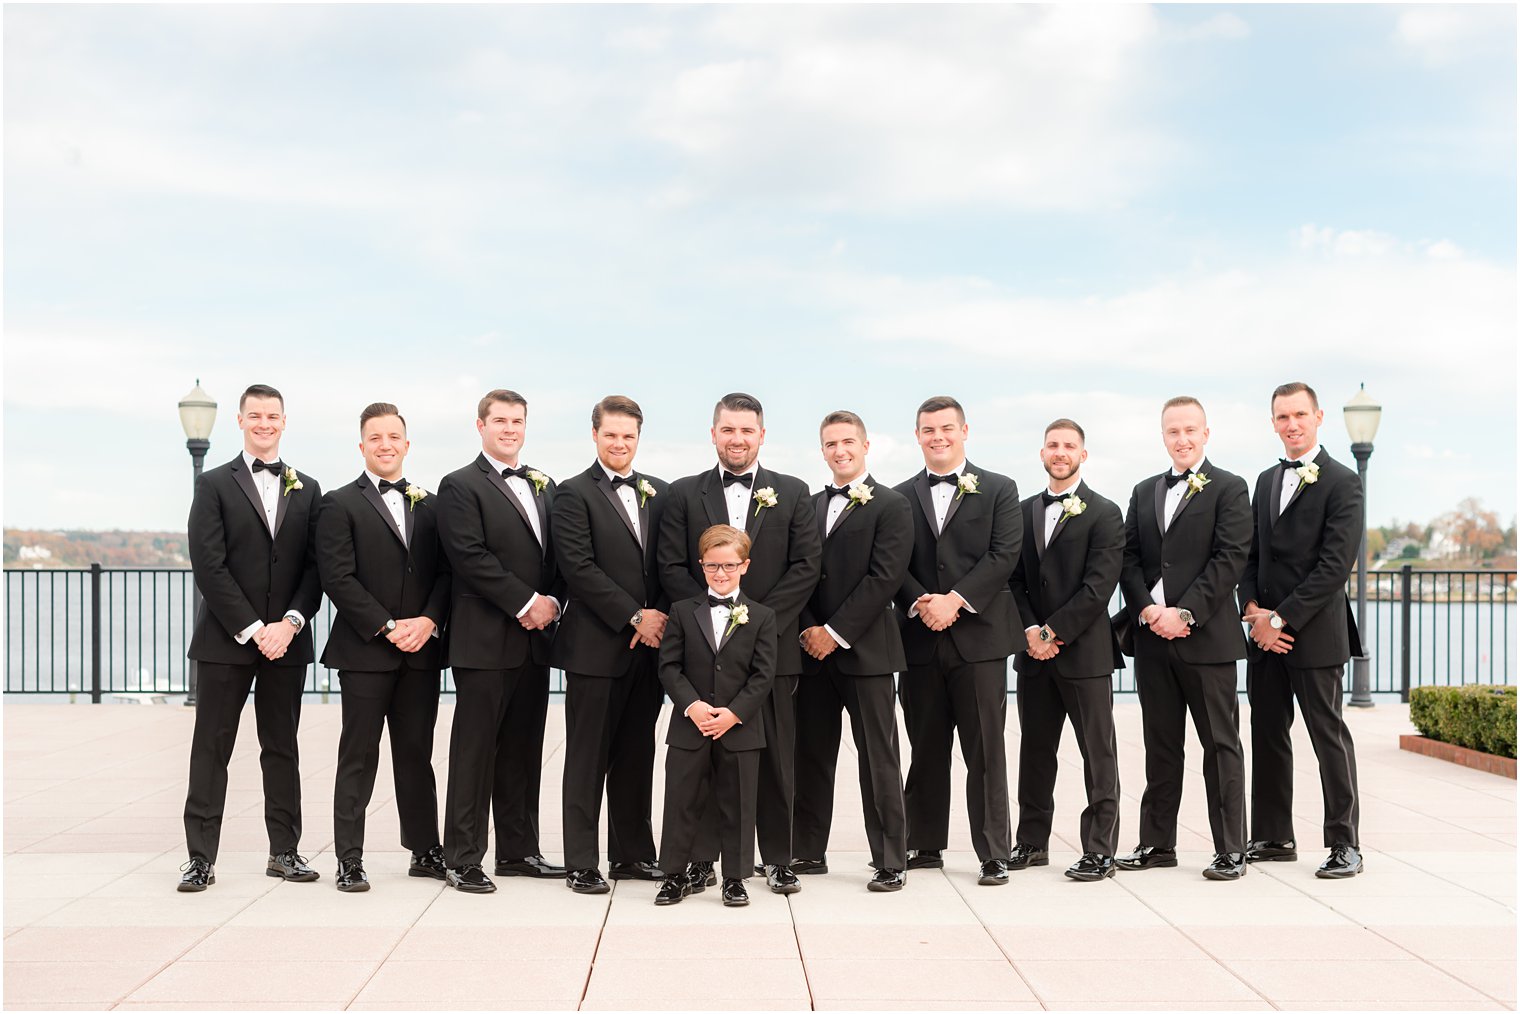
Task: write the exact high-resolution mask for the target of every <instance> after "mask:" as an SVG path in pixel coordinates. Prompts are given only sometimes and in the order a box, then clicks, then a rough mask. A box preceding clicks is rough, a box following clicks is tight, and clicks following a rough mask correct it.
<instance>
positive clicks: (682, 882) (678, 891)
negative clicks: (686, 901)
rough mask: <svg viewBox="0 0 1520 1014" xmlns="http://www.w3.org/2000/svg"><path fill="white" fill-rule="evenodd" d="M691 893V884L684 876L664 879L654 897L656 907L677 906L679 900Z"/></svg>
mask: <svg viewBox="0 0 1520 1014" xmlns="http://www.w3.org/2000/svg"><path fill="white" fill-rule="evenodd" d="M690 893H691V883H690V882H689V881H688V880H687V879H686V877H685V875H684V874H683V875H681V876H677V877H666V878H665V882H664V883H663V884H661V885H660V890H659V892H658V893H657V894H656V895H655V896H654V903H655V904H656V905H678V904H680V902H681V899H682V898H684V897H686V896H687V895H688V894H690Z"/></svg>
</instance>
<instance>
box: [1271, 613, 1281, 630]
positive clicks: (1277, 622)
mask: <svg viewBox="0 0 1520 1014" xmlns="http://www.w3.org/2000/svg"><path fill="white" fill-rule="evenodd" d="M1267 622H1268V623H1270V624H1271V625H1272V629H1273V630H1281V629H1282V625H1283V621H1282V617H1281V616H1278V615H1277V614H1276V613H1273V614H1272V618H1271V619H1270V620H1268V621H1267Z"/></svg>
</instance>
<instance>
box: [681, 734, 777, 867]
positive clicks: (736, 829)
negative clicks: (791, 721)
mask: <svg viewBox="0 0 1520 1014" xmlns="http://www.w3.org/2000/svg"><path fill="white" fill-rule="evenodd" d="M671 721H673V722H676V721H679V722H685V721H688V719H687V718H685V717H684V716H682V715H673V716H672V717H671ZM763 752H764V751H763V750H729V749H727V748H726V747H724V746H722V745H721V744H720V743H717V742H709V743H703V744H702V746H700V747H699V748H697V749H695V750H686V749H683V748H681V747H678V746H670V747H667V748H666V750H665V810H664V814H665V815H664V819H663V821H662V823H661V839H660V870H661V871H662V872H663V873H664V874H665V875H666V876H667V877H673V876H676V875H677V874H679V873H680V872H681V871H683V870H684V869H686V864H687V863H689V862H691V861H693V860H694V859H697V858H698V856H699V855H702V856H712V859H717V858H718V857H719V856H720V855H721V857H722V860H723V879H724V880H743V879H745V878H746V877H748V876H749V875H750V874H751V873H752V872H753V869H754V865H755V797H756V792H757V790H758V788H759V781H760V754H761V753H763ZM701 837H706V838H708V839H709V840H711V841H715V842H717V843H718V844H717V847H716V849H715V850H714V851H713V852H699V851H698V844H697V843H698V839H699V838H701ZM706 861H709V862H710V861H712V860H706Z"/></svg>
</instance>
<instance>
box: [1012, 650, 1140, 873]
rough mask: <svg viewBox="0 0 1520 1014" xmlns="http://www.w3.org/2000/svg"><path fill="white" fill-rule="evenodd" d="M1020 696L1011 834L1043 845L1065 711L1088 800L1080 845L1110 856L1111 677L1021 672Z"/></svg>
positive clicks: (1114, 753) (1115, 753) (1115, 780)
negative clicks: (1016, 816) (1016, 807)
mask: <svg viewBox="0 0 1520 1014" xmlns="http://www.w3.org/2000/svg"><path fill="white" fill-rule="evenodd" d="M1018 704H1019V729H1020V737H1019V829H1018V833H1017V834H1016V835H1014V837H1015V838H1016V839H1017V840H1018V841H1020V842H1023V843H1024V844H1026V845H1033V846H1035V847H1037V848H1047V847H1049V845H1050V828H1051V824H1052V822H1053V820H1054V818H1055V810H1056V799H1055V790H1056V767H1057V760H1056V752H1057V750H1058V749H1059V748H1060V746H1061V730H1062V727H1063V726H1064V725H1065V723H1066V719H1067V718H1070V719H1071V727H1072V731H1073V732H1075V733H1076V735H1077V749H1078V750H1080V751H1081V753H1082V779H1083V782H1084V783H1085V785H1086V788H1087V806H1086V808H1085V809H1083V811H1082V823H1081V830H1082V851H1083V852H1096V853H1097V854H1098V855H1102V856H1112V855H1114V854H1115V851H1116V850H1117V848H1118V845H1119V744H1118V739H1117V737H1116V736H1115V734H1114V685H1113V680H1112V679H1111V678H1109V677H1107V676H1100V677H1094V678H1086V679H1067V678H1065V677H1064V676H1058V675H1056V674H1055V673H1048V672H1033V673H1031V672H1021V673H1019V683H1018Z"/></svg>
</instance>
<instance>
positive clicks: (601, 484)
mask: <svg viewBox="0 0 1520 1014" xmlns="http://www.w3.org/2000/svg"><path fill="white" fill-rule="evenodd" d="M589 474H590V476H591V481H592V482H594V483H596V488H597V489H599V490H601V491H602V496H604V497H606V498H607V502H608V503H610V504H612V512H613V513H614V514H616V515H617V517H618V520H619V521H621V522H622V523H623V527H624V528H626V529H628V534H629V535H631V536H633V541H634V542H638V541H639V533H638V532H636V531H634V530H633V519H631V518H630V517H629V516H628V510H627V508H625V507H624V506H623V499H622V497H620V496H618V495H617V493H616V492H615V491H614V490H613V488H612V483H611V482H609V481H608V480H607V473H606V472H604V471H603V470H602V466H601V465H592V466H591V470H590V472H589ZM635 495H637V494H635ZM639 514H640V517H639V520H640V521H643V520H644V518H643V516H642V515H643V514H644V511H642V510H640V511H639ZM640 545H643V544H642V543H640Z"/></svg>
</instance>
